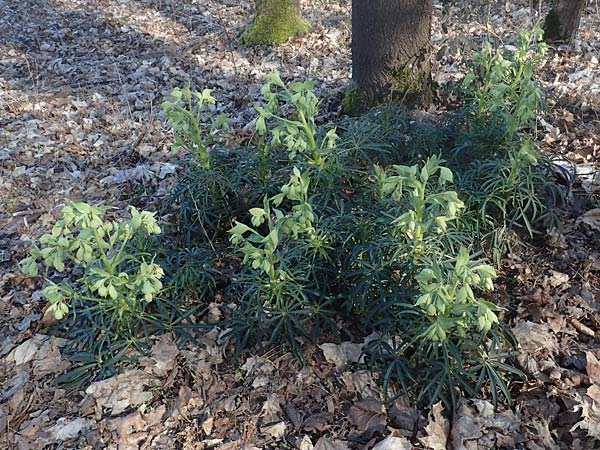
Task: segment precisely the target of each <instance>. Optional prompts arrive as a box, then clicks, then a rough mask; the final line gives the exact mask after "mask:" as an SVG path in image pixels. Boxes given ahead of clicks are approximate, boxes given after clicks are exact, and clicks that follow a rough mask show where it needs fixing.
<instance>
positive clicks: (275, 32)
mask: <svg viewBox="0 0 600 450" xmlns="http://www.w3.org/2000/svg"><path fill="white" fill-rule="evenodd" d="M309 29H310V26H309V24H308V22H307V21H306V20H304V19H303V18H302V17H301V16H300V2H299V0H256V13H255V16H254V21H253V22H252V24H251V25H250V26H249V27H248V29H246V31H244V33H243V34H242V41H243V42H244V43H245V44H247V45H273V44H283V43H284V42H286V41H287V40H288V39H289V38H292V37H296V36H298V35H300V34H303V33H306V32H308V31H309Z"/></svg>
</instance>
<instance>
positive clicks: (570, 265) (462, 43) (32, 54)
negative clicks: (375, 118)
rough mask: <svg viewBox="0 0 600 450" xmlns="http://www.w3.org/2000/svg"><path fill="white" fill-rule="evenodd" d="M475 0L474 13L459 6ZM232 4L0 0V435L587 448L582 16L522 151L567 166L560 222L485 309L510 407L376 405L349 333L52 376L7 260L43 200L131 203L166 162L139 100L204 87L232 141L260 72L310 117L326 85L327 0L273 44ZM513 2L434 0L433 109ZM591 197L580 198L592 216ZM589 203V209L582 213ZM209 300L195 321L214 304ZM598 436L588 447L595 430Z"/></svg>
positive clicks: (170, 353) (595, 74) (32, 296)
mask: <svg viewBox="0 0 600 450" xmlns="http://www.w3.org/2000/svg"><path fill="white" fill-rule="evenodd" d="M479 3H482V4H483V3H486V4H487V6H482V7H480V6H477V5H478V4H479ZM251 4H252V2H250V1H248V0H94V1H91V0H0V202H1V203H0V205H1V206H0V381H1V386H0V448H7V449H9V448H10V449H12V448H15V449H19V450H29V449H31V450H33V449H67V448H77V449H104V448H119V449H137V448H142V449H150V448H154V449H175V448H182V449H209V448H215V449H223V450H225V449H242V448H244V449H248V450H249V449H256V448H298V449H301V450H310V449H313V448H314V449H316V450H324V449H336V450H342V449H348V448H352V449H371V448H375V449H378V450H384V449H410V448H431V449H434V450H441V449H444V448H446V444H449V445H452V446H453V447H452V448H455V449H462V448H465V449H469V450H470V449H493V448H510V449H512V448H518V449H530V450H538V449H567V448H569V449H573V450H578V449H582V450H585V449H592V448H599V445H600V362H599V360H600V342H599V341H598V337H599V336H600V314H599V312H600V246H598V241H597V238H598V236H599V232H600V209H597V208H598V207H599V206H600V205H599V203H598V196H599V194H600V192H599V190H600V175H598V172H597V167H598V164H599V162H600V63H599V60H600V12H599V11H598V10H597V9H596V8H597V7H596V4H595V3H594V2H592V3H590V6H589V7H588V9H587V11H586V13H585V16H584V18H583V21H582V26H581V30H580V33H579V36H578V39H577V41H576V43H575V45H574V47H573V48H568V47H566V46H565V47H562V46H561V47H558V48H554V49H552V50H551V51H550V54H549V57H548V60H547V62H546V63H545V65H544V67H543V68H542V70H541V71H540V74H539V75H540V78H541V79H542V80H543V85H544V89H545V91H546V94H547V103H548V110H547V113H546V115H545V116H544V117H543V118H542V119H540V123H541V127H540V131H539V135H538V141H539V144H540V146H541V147H542V148H543V149H544V150H545V151H547V152H549V153H551V154H552V155H556V156H557V157H560V158H565V161H569V162H570V163H571V164H574V167H576V171H577V174H578V179H577V180H576V182H575V184H574V186H573V189H572V191H571V192H570V194H572V196H571V200H572V201H571V202H570V205H569V208H568V210H567V211H565V213H564V220H563V224H562V226H561V229H560V230H553V231H552V233H549V235H548V236H547V237H546V238H541V239H540V241H541V243H540V245H536V246H531V247H528V248H527V249H526V250H524V251H523V252H522V253H521V254H519V255H512V256H511V258H509V259H507V260H506V261H504V267H505V268H504V273H503V274H502V275H503V278H504V279H505V280H510V282H507V283H505V284H504V286H502V285H501V286H500V290H499V292H500V294H499V295H500V297H502V300H501V302H502V304H505V305H509V304H510V305H511V310H512V311H513V314H512V317H511V318H510V326H511V328H512V330H513V332H514V334H515V336H516V338H517V339H518V341H519V344H520V349H521V356H520V362H521V364H522V365H523V367H525V368H526V369H527V372H528V373H529V374H531V376H530V377H529V378H528V379H527V381H526V382H524V383H521V385H520V386H516V388H519V389H516V388H515V389H516V392H517V395H516V398H515V399H514V403H513V405H512V406H511V407H507V406H500V407H499V408H498V409H496V410H494V408H493V407H492V405H491V403H489V402H488V401H485V400H474V401H465V402H462V403H461V405H460V407H459V408H458V409H457V411H455V413H454V416H453V417H452V420H448V419H447V418H445V417H444V416H443V414H442V410H441V407H440V406H438V407H435V408H433V410H432V411H431V412H430V413H427V412H424V411H422V410H419V409H417V408H415V407H414V405H411V404H409V403H408V402H406V401H402V400H399V401H397V402H395V403H394V404H393V405H389V404H386V403H385V402H384V401H383V396H382V393H381V389H380V387H379V384H378V382H377V375H376V374H373V373H370V372H368V371H366V370H364V369H362V368H360V367H359V368H357V366H356V364H353V363H356V362H357V357H358V355H359V354H360V348H361V344H360V343H359V342H355V343H351V342H345V343H341V344H340V343H321V345H319V346H317V347H314V348H312V349H308V350H307V355H306V360H307V364H306V365H304V366H300V365H299V363H298V362H297V361H296V360H295V359H294V358H293V357H292V356H291V355H290V354H288V353H286V352H284V351H283V350H277V351H271V352H268V353H266V354H260V355H250V354H248V355H246V358H242V361H240V362H232V361H230V360H229V359H228V353H227V351H228V349H227V342H222V340H221V339H220V338H219V336H220V333H221V330H219V329H218V328H214V329H213V330H212V331H211V332H209V333H204V334H202V335H198V336H197V338H198V340H199V342H200V344H198V345H192V344H187V347H179V348H178V347H177V346H176V345H175V343H174V342H173V340H172V339H171V338H170V337H169V336H163V337H161V338H158V339H157V342H156V344H155V345H154V347H153V351H152V354H151V355H150V356H149V357H146V358H143V359H142V360H141V361H140V363H139V364H138V365H137V366H136V367H132V368H131V369H130V370H127V371H125V372H124V373H122V374H121V375H118V376H116V377H112V378H109V379H106V380H104V381H101V382H96V383H94V384H92V385H91V386H90V387H88V388H87V389H86V390H85V391H83V390H81V391H70V392H68V391H65V390H63V389H61V388H60V387H59V386H57V385H56V384H55V383H54V379H55V377H56V375H58V374H60V373H62V372H63V371H64V370H65V369H66V368H67V366H68V363H66V362H65V361H64V360H61V357H60V349H61V348H62V346H64V344H65V342H64V340H62V339H59V338H57V337H54V336H51V335H49V334H48V329H47V325H46V324H45V323H44V322H43V321H42V320H41V319H42V308H43V307H44V300H43V299H42V298H41V297H40V294H39V289H40V288H41V283H42V282H41V280H38V279H34V278H29V277H26V276H24V275H22V274H20V273H19V271H18V268H17V267H16V262H17V261H18V260H20V259H21V258H23V257H24V256H25V254H26V250H27V248H28V247H29V246H30V244H31V241H32V240H33V239H36V238H38V237H39V236H40V235H41V234H42V233H44V232H46V231H47V230H48V229H49V227H51V225H52V224H53V222H54V221H55V220H56V218H57V212H58V211H59V210H60V208H61V206H62V205H64V201H65V198H71V199H75V200H83V201H86V202H90V203H103V204H109V205H114V206H119V207H121V206H125V205H127V204H135V205H139V206H143V207H144V208H146V209H150V210H151V209H153V207H155V206H156V205H158V204H159V203H160V201H161V199H162V198H164V196H165V194H166V193H167V192H168V191H169V188H170V186H171V185H172V183H173V180H174V179H175V177H176V176H177V172H178V170H179V167H178V166H177V165H176V164H175V161H174V160H173V155H172V154H171V151H170V144H171V141H172V137H171V135H170V133H169V131H168V130H167V129H166V127H165V126H164V124H163V120H162V119H161V116H160V104H161V102H162V101H163V99H164V98H165V96H166V95H167V94H168V93H169V92H170V91H171V90H172V89H173V88H174V87H176V86H182V85H185V84H187V83H191V85H192V86H194V87H196V88H197V89H202V88H212V89H214V96H215V97H216V98H217V100H218V106H217V111H218V112H225V113H227V114H228V115H229V116H230V117H231V118H232V121H231V125H232V127H233V128H234V129H235V130H238V131H239V133H240V134H241V135H243V134H244V129H243V127H244V126H245V125H246V124H247V123H248V122H249V121H250V120H251V119H252V118H253V113H254V110H253V105H254V102H255V100H256V98H257V97H258V96H259V92H260V86H261V84H262V83H263V82H264V80H265V75H266V74H267V73H268V72H270V71H271V70H273V69H278V70H279V71H280V73H281V74H282V77H283V78H284V79H288V80H292V79H293V80H306V79H310V80H313V81H315V83H316V92H317V94H318V95H319V96H320V97H322V98H323V104H322V118H323V119H327V118H335V117H337V116H338V114H339V104H340V99H341V97H342V95H343V92H344V89H345V88H346V87H347V86H348V81H349V76H350V70H351V62H350V51H349V42H350V13H349V8H350V5H349V4H350V2H349V0H336V1H334V0H305V1H304V2H303V11H304V14H305V16H306V17H307V18H308V19H309V21H310V22H311V23H312V25H313V29H312V32H311V33H310V34H308V35H307V36H305V37H302V38H299V39H296V40H293V41H290V42H288V43H287V44H285V45H281V46H279V47H277V48H274V49H248V48H244V47H243V46H241V45H240V43H239V42H238V39H237V36H238V35H239V33H240V32H241V31H242V29H243V27H244V26H245V24H247V22H248V20H249V18H250V17H251V12H252V8H251ZM538 18H539V12H538V11H535V10H532V8H531V7H530V6H529V2H518V1H510V2H476V1H468V0H463V1H459V2H452V6H447V5H445V4H444V5H442V4H438V3H436V7H435V20H434V26H433V41H434V45H435V50H436V53H435V54H437V58H436V61H435V78H436V81H437V82H438V83H439V92H440V95H439V98H438V100H437V102H436V106H435V107H434V109H433V110H432V111H430V112H431V113H434V114H437V113H442V112H443V111H444V110H445V109H447V108H448V107H450V106H451V105H452V104H453V103H454V102H455V101H456V96H457V92H458V82H459V81H460V79H461V77H462V76H463V75H464V67H462V66H461V62H462V60H463V58H464V56H465V55H468V53H469V51H468V49H469V48H470V47H474V48H477V46H478V45H479V44H480V43H481V42H482V41H483V40H484V39H485V38H486V37H488V36H492V37H494V38H495V39H500V40H501V41H502V42H505V43H506V44H510V43H511V42H512V40H514V37H515V35H516V33H517V32H518V31H519V30H521V29H524V28H527V27H531V25H532V24H533V23H534V22H535V21H536V20H538ZM594 202H595V208H596V209H594ZM590 205H592V206H590ZM219 308H220V305H219V303H218V299H215V303H213V304H211V307H210V308H209V310H210V313H209V316H208V317H207V318H206V320H207V321H208V322H210V321H211V320H213V319H214V318H215V317H218V316H219V314H220V311H219ZM596 439H598V440H596Z"/></svg>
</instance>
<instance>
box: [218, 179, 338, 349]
mask: <svg viewBox="0 0 600 450" xmlns="http://www.w3.org/2000/svg"><path fill="white" fill-rule="evenodd" d="M309 181H310V180H309V175H308V173H306V172H305V173H304V174H302V173H301V172H300V171H299V169H297V168H294V169H293V172H292V175H291V177H290V181H289V182H288V183H287V184H285V185H284V186H283V187H282V188H281V192H280V193H279V194H276V195H275V196H273V197H271V198H269V197H264V199H263V207H262V208H259V207H256V208H252V209H250V210H249V213H250V216H251V222H252V226H249V225H246V224H244V223H241V222H236V223H235V226H234V227H233V228H232V229H231V230H230V231H229V233H230V236H231V237H230V240H231V243H232V244H234V245H236V246H238V247H239V249H240V250H239V251H240V253H241V254H242V255H243V256H244V259H243V263H244V264H249V272H247V273H246V274H244V276H243V277H242V279H241V280H240V284H241V295H242V297H243V298H244V299H245V300H246V302H245V304H244V307H243V308H242V309H241V310H240V311H239V312H238V313H239V314H238V318H239V317H241V320H238V321H237V322H236V323H235V326H234V327H233V329H232V333H233V334H235V335H236V338H237V340H238V342H246V341H248V340H252V341H256V340H257V337H258V336H263V335H264V334H270V337H269V342H276V341H277V340H279V339H284V340H286V341H287V342H288V344H290V345H291V347H292V348H293V349H294V350H298V344H297V342H296V338H297V337H298V336H306V335H307V333H306V329H307V328H308V325H307V324H308V323H309V322H311V321H313V320H314V319H315V318H317V317H319V319H321V317H320V316H321V315H323V316H325V315H326V313H327V312H326V311H324V310H323V309H322V308H321V307H320V306H321V305H320V302H318V301H316V300H315V297H314V291H313V292H311V289H310V288H309V286H308V285H309V283H310V273H311V270H312V264H313V262H314V260H315V258H317V257H319V256H326V248H327V240H326V239H325V237H324V236H323V235H322V234H321V233H320V232H319V231H318V230H317V229H316V228H315V227H314V222H315V215H314V212H313V207H312V205H311V204H310V202H309V200H308V187H309ZM284 202H286V203H290V204H291V205H292V206H291V209H290V210H289V211H287V212H286V211H285V210H282V209H280V207H281V205H282V204H283V203H284ZM261 229H264V232H262V231H260V230H261ZM313 289H314V286H313ZM253 318H254V320H258V321H259V322H258V324H260V326H259V327H257V325H258V324H256V323H251V321H252V319H253ZM257 328H258V329H257ZM298 354H299V353H298Z"/></svg>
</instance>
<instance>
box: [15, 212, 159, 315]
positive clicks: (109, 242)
mask: <svg viewBox="0 0 600 450" xmlns="http://www.w3.org/2000/svg"><path fill="white" fill-rule="evenodd" d="M109 209H110V208H109V207H104V206H99V207H95V206H90V205H88V204H86V203H76V202H69V203H68V205H67V206H65V207H64V208H63V209H62V211H61V214H62V218H61V219H60V220H59V221H58V222H57V223H56V224H55V225H54V227H53V228H52V231H51V233H49V234H45V235H43V236H42V237H41V238H40V240H39V243H40V245H41V247H38V246H35V247H34V248H33V249H32V250H31V251H30V256H29V257H27V258H25V259H24V260H23V261H21V262H20V266H21V269H22V270H23V271H24V272H25V273H27V274H29V275H34V276H35V275H37V274H38V263H40V262H41V263H42V265H43V267H45V268H46V269H48V268H52V269H54V270H56V271H57V272H64V271H65V269H66V264H69V263H72V264H74V265H75V266H76V267H78V268H79V269H80V270H81V275H79V277H78V278H77V280H76V281H75V287H73V286H70V285H69V284H66V283H65V284H56V283H53V282H51V281H50V280H49V286H47V287H46V288H44V290H43V291H42V293H43V294H44V296H45V297H46V298H47V299H48V300H49V302H50V308H49V310H51V311H52V312H53V313H54V316H55V317H56V318H57V319H58V320H60V319H62V318H63V317H64V316H65V315H66V314H67V313H68V311H69V305H71V304H72V302H73V300H74V299H75V298H80V299H85V300H88V301H92V302H95V303H96V304H97V305H98V307H99V308H101V309H102V310H104V311H113V312H114V317H115V319H117V323H116V326H119V320H120V319H122V318H124V317H125V318H126V316H127V314H128V312H130V311H141V310H143V305H144V303H149V302H151V301H152V299H153V298H154V296H155V295H156V293H157V292H159V291H160V290H161V289H162V283H161V281H160V280H161V278H162V277H163V275H164V273H163V270H162V268H161V267H160V266H159V265H158V264H155V263H154V262H153V257H152V255H144V254H134V253H131V249H130V248H128V247H127V244H128V243H129V242H131V241H132V240H133V239H134V238H135V236H136V235H137V234H146V235H152V234H158V233H160V227H159V226H158V224H157V223H156V219H155V217H154V214H153V213H150V212H148V211H141V212H139V211H138V210H137V209H136V208H134V207H131V208H130V212H131V218H130V219H129V220H127V221H122V222H117V221H104V220H103V219H102V216H103V215H104V214H105V213H106V212H107V211H108V210H109ZM125 320H126V319H125Z"/></svg>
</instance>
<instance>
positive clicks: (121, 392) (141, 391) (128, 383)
mask: <svg viewBox="0 0 600 450" xmlns="http://www.w3.org/2000/svg"><path fill="white" fill-rule="evenodd" d="M153 384H154V379H153V378H151V377H150V376H149V375H148V374H147V373H145V372H143V371H142V370H129V371H127V372H124V373H122V374H120V375H116V376H114V377H111V378H107V379H106V380H102V381H96V382H94V383H92V384H90V385H89V386H88V388H87V389H86V391H85V392H86V394H88V395H91V396H92V397H94V398H95V399H96V404H97V405H98V407H99V408H104V409H107V410H109V411H110V414H111V415H113V416H117V415H119V414H121V413H122V412H123V411H125V410H126V409H128V408H130V407H137V406H139V405H141V404H143V403H146V402H148V401H150V399H151V398H152V393H151V392H150V391H148V390H146V389H147V388H146V386H151V385H153Z"/></svg>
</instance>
